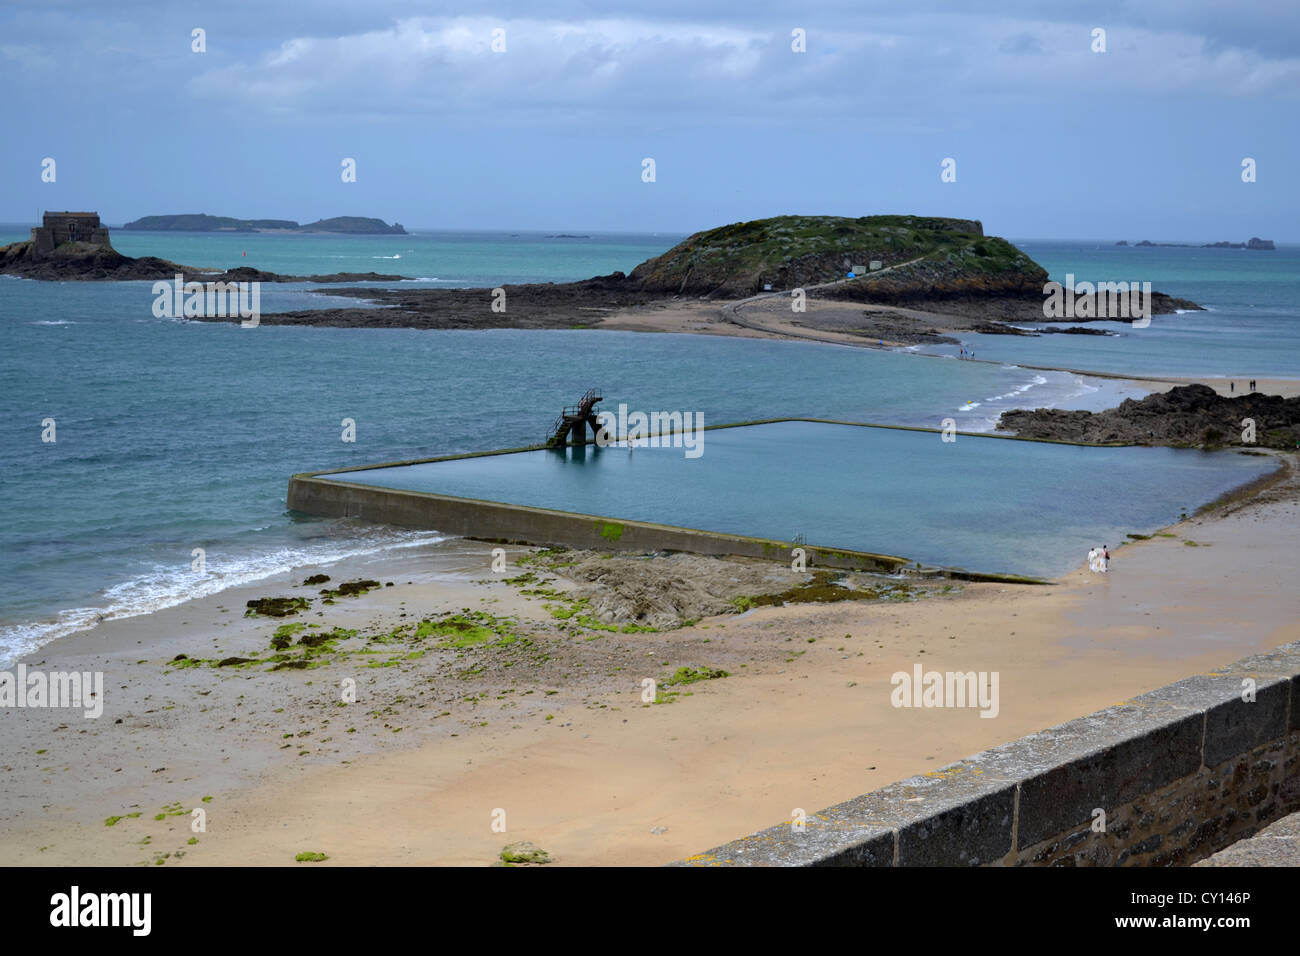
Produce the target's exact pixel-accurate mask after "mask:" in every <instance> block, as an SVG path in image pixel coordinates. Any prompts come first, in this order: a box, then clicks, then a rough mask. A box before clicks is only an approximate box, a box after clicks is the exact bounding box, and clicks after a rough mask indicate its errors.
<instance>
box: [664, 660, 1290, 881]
mask: <svg viewBox="0 0 1300 956" xmlns="http://www.w3.org/2000/svg"><path fill="white" fill-rule="evenodd" d="M1296 809H1300V642H1297V643H1294V644H1287V645H1285V646H1283V647H1280V648H1278V649H1277V650H1274V651H1271V652H1268V653H1266V654H1260V655H1256V656H1254V657H1249V658H1246V659H1244V660H1240V661H1237V662H1236V663H1234V664H1231V665H1229V666H1228V667H1225V668H1222V669H1221V670H1219V671H1215V672H1214V673H1211V674H1203V675H1199V676H1196V677H1190V678H1188V679H1186V680H1182V681H1179V682H1178V683H1176V684H1170V685H1168V686H1167V687H1162V688H1160V689H1159V690H1155V691H1152V692H1151V693H1149V694H1143V695H1142V696H1141V697H1137V698H1135V699H1133V700H1131V701H1127V702H1125V703H1123V704H1119V705H1116V706H1114V707H1108V708H1106V709H1105V710H1101V711H1098V712H1096V713H1094V714H1089V715H1088V716H1086V717H1081V718H1079V719H1078V720H1072V721H1070V722H1069V723H1065V724H1061V725H1060V726H1057V727H1053V728H1051V729H1049V730H1044V731H1041V732H1040V733H1036V734H1031V735H1030V736H1028V737H1023V738H1021V739H1020V740H1016V741H1013V742H1012V743H1009V744H1005V745H1003V746H1001V747H996V748H994V749H992V750H988V751H985V752H984V753H981V754H977V755H975V756H973V757H970V758H967V759H966V760H962V761H960V762H958V763H955V764H953V765H951V766H949V767H945V768H943V769H941V770H937V771H934V772H932V773H928V774H925V775H923V776H918V777H912V778H910V779H907V780H903V781H901V782H899V783H896V784H892V785H890V786H888V787H884V788H882V789H880V790H875V791H873V792H871V793H868V794H865V795H864V796H861V797H857V798H855V799H853V800H849V801H847V802H845V803H841V804H838V805H836V806H834V807H830V808H828V809H826V810H823V811H821V812H819V813H815V814H814V813H810V814H808V816H807V821H806V824H805V825H804V827H803V829H802V830H800V829H798V828H796V827H795V826H793V825H792V823H790V822H787V823H782V824H779V825H777V826H774V827H771V828H770V829H767V830H763V831H761V832H759V833H755V834H752V835H751V836H747V837H744V838H742V839H739V840H736V841H734V842H732V843H728V844H725V845H723V846H719V847H716V848H714V849H712V850H709V851H708V852H707V853H702V854H699V855H698V856H693V857H690V858H689V859H687V860H683V861H681V863H680V864H677V865H690V866H1170V865H1174V866H1180V865H1188V864H1191V863H1195V862H1196V861H1197V860H1201V859H1203V858H1205V857H1207V856H1209V855H1211V854H1212V853H1215V852H1217V851H1218V850H1220V849H1222V848H1223V847H1225V846H1227V845H1229V844H1230V843H1233V842H1234V841H1236V840H1239V839H1241V838H1243V837H1246V836H1250V835H1251V834H1253V833H1255V832H1256V831H1258V830H1260V829H1261V828H1263V827H1264V826H1267V825H1268V824H1269V823H1271V822H1272V821H1273V820H1276V819H1278V818H1279V817H1281V816H1284V815H1286V814H1288V813H1291V812H1293V811H1295V810H1296ZM792 812H793V809H792Z"/></svg>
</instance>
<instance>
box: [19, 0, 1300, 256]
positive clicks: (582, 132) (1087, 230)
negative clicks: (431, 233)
mask: <svg viewBox="0 0 1300 956" xmlns="http://www.w3.org/2000/svg"><path fill="white" fill-rule="evenodd" d="M195 28H202V29H204V30H205V31H206V47H207V49H206V52H204V53H194V52H192V51H191V42H192V41H191V31H192V30H193V29H195ZM1096 28H1100V29H1104V30H1105V31H1106V52H1104V53H1098V52H1094V51H1093V49H1092V47H1093V44H1094V40H1093V35H1092V34H1093V30H1094V29H1096ZM495 29H502V30H504V31H505V33H504V36H505V50H504V52H494V51H493V50H492V40H493V35H492V34H493V30H495ZM795 29H801V30H803V31H805V35H806V48H807V49H806V52H804V53H795V52H793V50H792V49H791V44H792V37H791V34H792V31H793V30H795ZM0 84H3V86H2V88H3V89H4V90H5V91H6V95H5V99H4V106H3V107H2V108H0V110H2V112H0V123H2V126H0V128H2V129H3V131H4V135H3V146H0V182H3V183H4V188H3V189H2V190H0V221H6V222H29V221H32V220H33V219H34V217H35V216H36V212H37V210H40V209H96V210H98V211H99V212H100V213H101V215H102V216H103V217H104V219H105V220H106V221H107V222H109V223H121V222H124V221H126V220H129V219H134V218H136V217H138V216H143V215H150V214H163V213H178V212H207V213H212V214H216V215H233V216H241V217H259V218H286V219H297V220H300V221H309V220H312V219H316V218H319V217H324V216H335V215H370V216H379V217H381V218H383V219H385V220H387V221H390V222H391V221H394V220H396V221H400V222H402V223H404V224H405V225H406V226H407V227H408V228H420V227H425V228H446V229H475V228H481V229H514V230H524V229H542V230H557V229H564V230H622V231H668V232H691V231H694V230H697V229H702V228H708V227H710V226H714V225H719V224H721V223H725V222H733V221H736V220H742V219H754V218H758V217H762V216H770V215H778V214H782V213H828V214H837V215H851V216H858V215H867V214H871V213H917V214H927V215H951V216H959V217H967V218H977V219H981V220H983V222H984V225H985V229H986V231H988V232H990V233H992V234H998V235H1006V236H1013V237H1021V238H1089V239H1092V238H1095V239H1111V240H1114V239H1121V238H1123V239H1128V240H1130V241H1133V240H1137V239H1143V238H1150V239H1153V240H1180V239H1187V240H1196V241H1211V240H1219V239H1230V240H1233V241H1240V240H1244V239H1246V238H1248V237H1250V236H1262V237H1265V238H1272V239H1275V240H1278V241H1300V189H1297V186H1296V176H1297V170H1298V169H1300V162H1298V161H1300V148H1298V147H1300V142H1298V140H1300V4H1296V3H1293V2H1289V0H1288V2H1277V3H1259V2H1253V0H1244V2H1236V3H1233V4H1231V5H1227V4H1222V3H1218V4H1211V3H1203V2H1199V0H1139V2H1110V3H1105V2H1103V3H1082V2H1073V0H1062V2H1057V3H1051V4H1040V3H1028V2H1020V0H1002V2H998V3H989V2H984V0H965V2H960V3H937V2H930V0H908V2H906V3H888V4H884V3H861V2H840V0H832V2H816V3H813V4H811V5H808V4H806V3H804V2H800V3H784V4H782V3H769V2H765V0H755V2H746V3H726V4H723V3H717V2H710V0H699V2H689V3H688V2H684V0H666V2H656V3H654V4H649V3H645V4H635V5H634V4H629V3H618V2H611V3H604V4H601V5H599V6H598V5H596V4H591V3H582V2H563V0H560V2H556V0H532V2H529V3H517V4H512V3H506V4H500V5H498V6H496V7H467V6H452V5H447V4H438V3H434V4H413V3H409V2H406V3H390V2H388V0H365V2H355V0H348V2H323V3H314V4H310V5H308V4H293V5H290V4H277V3H268V2H265V0H261V2H258V3H244V2H233V3H223V4H212V3H207V4H187V3H179V4H178V3H159V2H150V0H139V2H134V0H115V2H114V3H104V2H101V0H96V2H93V3H84V2H60V0H41V2H12V0H11V2H8V3H5V4H4V5H3V6H0ZM46 157H52V158H54V159H55V161H56V163H57V167H56V170H57V180H56V181H55V182H54V183H45V182H42V181H41V162H42V160H43V159H44V158H46ZM345 157H351V158H354V159H355V160H356V162H357V181H356V182H355V183H344V182H342V180H341V177H340V171H341V167H340V164H341V161H342V160H343V158H345ZM646 157H650V158H653V159H654V160H655V164H656V181H655V182H653V183H645V182H642V178H641V170H642V160H643V159H644V158H646ZM948 157H951V158H953V159H955V160H956V173H957V178H956V182H950V183H945V182H941V179H940V172H941V166H940V164H941V162H942V161H943V160H944V159H945V158H948ZM1246 157H1250V158H1253V159H1254V160H1255V161H1256V164H1257V180H1256V182H1254V183H1243V182H1242V180H1241V162H1242V160H1243V158H1246Z"/></svg>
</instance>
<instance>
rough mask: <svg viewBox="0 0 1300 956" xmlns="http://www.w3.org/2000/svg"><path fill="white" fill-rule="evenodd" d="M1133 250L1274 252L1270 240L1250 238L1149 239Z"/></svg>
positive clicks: (1123, 243)
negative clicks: (1184, 240)
mask: <svg viewBox="0 0 1300 956" xmlns="http://www.w3.org/2000/svg"><path fill="white" fill-rule="evenodd" d="M1115 245H1117V246H1127V245H1128V240H1127V239H1121V240H1120V241H1119V242H1117V243H1115ZM1133 246H1134V248H1147V249H1154V248H1156V247H1160V248H1169V249H1268V250H1276V249H1277V247H1276V246H1274V245H1273V240H1272V239H1256V238H1254V237H1251V238H1250V239H1249V240H1248V241H1246V242H1201V243H1196V242H1152V241H1151V240H1150V239H1143V240H1142V241H1141V242H1135V243H1133Z"/></svg>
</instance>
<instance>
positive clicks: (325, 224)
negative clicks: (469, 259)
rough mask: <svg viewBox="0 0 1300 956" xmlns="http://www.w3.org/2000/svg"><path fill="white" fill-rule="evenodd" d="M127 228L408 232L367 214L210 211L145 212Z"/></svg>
mask: <svg viewBox="0 0 1300 956" xmlns="http://www.w3.org/2000/svg"><path fill="white" fill-rule="evenodd" d="M122 228H123V229H133V230H140V231H147V232H293V233H306V232H328V233H341V234H344V235H349V236H405V235H407V232H406V230H405V229H404V228H402V224H401V223H400V222H395V223H393V224H392V225H391V226H390V225H388V224H387V223H385V222H384V221H383V220H382V219H370V218H367V217H365V216H335V217H334V218H333V219H317V220H316V221H315V222H309V223H307V224H305V225H300V224H299V223H297V222H295V221H294V220H292V219H232V218H231V217H229V216H209V215H207V214H206V213H201V212H197V213H181V214H180V215H175V216H144V217H142V218H140V219H136V220H134V221H133V222H128V223H127V224H126V225H124V226H123V227H122Z"/></svg>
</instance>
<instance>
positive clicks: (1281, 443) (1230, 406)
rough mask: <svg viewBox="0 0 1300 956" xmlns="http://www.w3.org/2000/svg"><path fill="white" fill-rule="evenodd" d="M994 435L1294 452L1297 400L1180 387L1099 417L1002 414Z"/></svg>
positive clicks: (1298, 437) (1299, 434)
mask: <svg viewBox="0 0 1300 956" xmlns="http://www.w3.org/2000/svg"><path fill="white" fill-rule="evenodd" d="M1245 419H1251V420H1253V421H1254V423H1255V441H1254V442H1253V443H1252V442H1249V441H1244V440H1243V431H1245V430H1246V427H1247V426H1246V425H1245V424H1243V422H1244V420H1245ZM998 429H999V430H1001V431H1009V432H1013V433H1014V434H1015V435H1017V436H1018V437H1020V438H1045V439H1053V440H1057V441H1073V442H1085V443H1088V444H1115V443H1119V444H1132V445H1173V446H1180V447H1218V446H1223V445H1239V446H1242V447H1246V448H1249V447H1263V448H1296V447H1297V443H1300V396H1297V397H1295V398H1282V397H1281V396H1278V395H1261V394H1258V393H1255V394H1250V395H1238V396H1235V397H1227V396H1223V395H1219V394H1218V393H1217V392H1215V391H1214V389H1212V388H1209V387H1208V386H1205V385H1182V386H1179V387H1177V388H1172V389H1170V390H1169V391H1167V392H1157V393H1155V394H1152V395H1148V396H1146V397H1145V398H1142V399H1132V398H1130V399H1126V400H1125V401H1123V402H1122V403H1120V405H1119V406H1118V407H1117V408H1111V409H1107V410H1106V411H1103V412H1085V411H1065V410H1062V409H1057V408H1039V409H1035V410H1034V411H1026V410H1022V409H1017V410H1015V411H1010V412H1003V414H1002V417H1001V419H1000V420H999V422H998Z"/></svg>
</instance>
